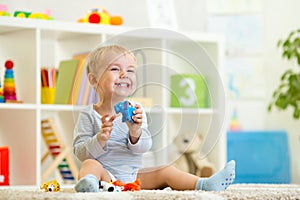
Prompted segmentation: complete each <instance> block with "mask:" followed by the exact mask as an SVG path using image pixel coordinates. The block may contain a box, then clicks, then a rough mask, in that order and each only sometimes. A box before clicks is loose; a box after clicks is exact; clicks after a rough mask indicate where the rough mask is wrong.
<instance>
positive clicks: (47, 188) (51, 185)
mask: <svg viewBox="0 0 300 200" xmlns="http://www.w3.org/2000/svg"><path fill="white" fill-rule="evenodd" d="M40 188H41V190H43V191H44V192H59V191H60V184H59V182H58V181H57V180H51V181H48V182H45V183H44V184H42V185H41V187H40Z"/></svg>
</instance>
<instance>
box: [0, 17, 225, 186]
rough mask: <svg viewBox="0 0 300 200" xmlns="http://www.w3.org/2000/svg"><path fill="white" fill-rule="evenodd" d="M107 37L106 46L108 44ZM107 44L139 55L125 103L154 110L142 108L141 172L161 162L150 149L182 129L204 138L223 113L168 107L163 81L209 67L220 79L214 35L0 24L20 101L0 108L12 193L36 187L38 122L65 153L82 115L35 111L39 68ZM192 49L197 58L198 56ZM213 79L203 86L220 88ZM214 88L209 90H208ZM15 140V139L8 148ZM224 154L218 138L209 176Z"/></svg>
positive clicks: (218, 41)
mask: <svg viewBox="0 0 300 200" xmlns="http://www.w3.org/2000/svg"><path fill="white" fill-rule="evenodd" d="M113 36H118V37H113ZM111 38H113V39H112V40H110V39H111ZM107 41H109V42H110V43H118V44H120V45H123V46H125V47H127V48H129V49H137V48H138V49H139V50H141V51H143V52H142V53H143V55H137V63H138V65H143V64H145V65H144V66H147V68H138V69H141V70H138V71H137V73H138V77H139V79H138V84H139V85H138V90H137V92H136V93H135V95H134V96H133V98H137V99H138V98H141V97H145V98H151V100H152V102H153V105H154V106H152V107H151V108H146V107H145V111H146V112H147V116H148V117H149V119H148V127H149V130H150V132H151V133H152V136H153V149H154V151H152V152H149V153H147V154H146V155H145V157H146V158H148V160H146V163H147V165H148V166H158V165H160V164H162V163H168V156H167V155H166V154H165V153H166V152H165V151H163V152H160V151H157V150H160V149H161V148H164V147H166V146H168V145H169V143H170V142H171V141H172V140H170V138H172V137H171V136H174V134H176V133H183V132H188V131H189V130H193V131H195V133H198V132H202V133H206V132H205V131H206V130H207V129H209V128H210V127H211V126H210V125H211V124H210V121H211V119H214V117H215V116H214V115H221V114H223V113H219V110H217V109H216V110H215V108H218V106H219V105H220V102H218V101H217V102H215V103H216V105H215V107H214V108H173V107H169V105H170V91H169V90H168V88H169V87H170V84H171V83H170V76H171V75H172V74H174V73H195V72H196V73H197V72H200V71H201V70H200V69H208V68H209V67H210V66H211V63H212V62H213V63H214V64H215V65H214V67H215V68H216V69H217V70H218V71H219V72H221V71H222V63H223V60H222V59H223V53H224V52H223V37H222V36H218V35H212V34H206V33H193V32H181V33H177V32H175V31H168V30H163V29H151V28H144V29H135V28H130V27H126V26H109V25H99V24H83V23H77V22H62V21H56V20H50V21H48V20H38V19H27V18H15V17H0V43H1V46H0V57H1V58H2V60H5V59H12V60H13V61H14V62H15V66H16V67H15V68H14V71H15V81H16V89H17V96H18V99H20V100H22V101H23V102H24V103H23V104H0V112H1V115H0V127H1V128H0V142H1V144H2V145H8V146H9V148H10V149H11V152H12V156H11V157H10V158H11V163H12V165H11V166H12V168H11V172H10V174H11V185H12V186H18V185H40V181H41V174H42V171H43V169H44V168H45V166H44V165H43V166H42V165H41V162H40V158H41V155H42V153H43V152H44V150H45V149H44V146H43V141H42V138H41V130H40V129H41V127H40V126H41V125H40V123H41V120H42V119H45V118H53V119H54V121H55V122H56V125H57V128H58V129H59V130H60V132H61V133H62V137H64V138H65V139H66V140H65V141H67V142H66V144H67V145H68V146H69V147H70V148H72V140H73V132H74V127H75V121H76V119H77V116H78V111H79V110H81V109H82V108H83V106H77V105H58V104H41V103H40V102H41V101H40V95H41V94H40V93H41V92H40V90H41V88H40V87H41V85H40V69H41V68H42V67H45V66H49V67H53V66H55V67H58V66H59V65H58V64H59V63H60V61H62V60H65V59H70V58H72V56H74V55H76V54H78V53H83V52H89V51H91V50H92V49H93V48H94V47H95V46H96V45H98V44H100V43H103V42H107ZM195 44H196V45H195ZM190 45H192V47H191V46H190ZM199 46H201V47H202V48H200V49H201V50H203V51H201V52H200V51H198V50H199ZM16 47H17V48H16ZM139 47H141V48H139ZM164 50H165V51H164ZM173 52H175V54H173ZM176 53H177V54H176ZM180 53H182V54H180ZM182 55H191V57H189V56H187V57H184V56H183V57H182ZM208 57H209V58H208ZM144 58H146V59H145V60H144ZM188 58H193V59H195V58H196V59H197V61H199V63H198V62H197V63H196V65H194V64H195V63H192V64H193V65H192V64H191V63H189V62H188V60H186V59H188ZM211 61H212V62H211ZM144 62H145V63H144ZM168 70H169V71H168ZM208 74H209V73H208ZM204 75H206V74H205V73H204ZM209 75H210V74H209ZM216 77H217V76H214V75H213V76H209V80H210V81H211V82H212V83H220V80H219V79H217V78H216ZM217 86H218V85H217V84H216V86H215V88H216V87H217ZM217 89H220V88H217ZM145 91H146V92H145ZM219 91H220V90H217V92H219ZM219 93H220V92H219ZM219 93H218V94H219ZM216 96H218V95H216ZM220 118H221V117H220ZM12 122H13V125H12ZM195 122H197V123H195ZM15 124H16V125H15ZM214 127H215V126H214ZM216 131H219V130H216ZM24 133H26V134H24ZM175 136H176V135H175ZM15 138H20V139H18V140H17V141H16V139H15ZM19 143H22V144H19ZM23 144H25V145H26V146H28V147H30V148H26V152H25V153H26V157H24V149H23V148H19V146H21V145H23ZM224 148H225V139H224V138H223V137H221V138H220V140H219V142H218V144H216V145H215V148H214V149H213V150H212V151H211V153H210V155H209V159H210V160H211V162H213V163H214V165H215V166H216V169H218V168H220V167H221V166H223V164H224V163H225V161H226V149H224ZM25 159H27V160H25ZM24 160H25V161H24ZM15 163H17V164H15ZM22 163H26V165H27V166H26V168H28V169H30V173H24V170H23V169H22V167H23V166H22ZM46 167H47V166H46ZM53 176H54V177H53V178H55V179H57V178H58V177H57V176H55V174H53Z"/></svg>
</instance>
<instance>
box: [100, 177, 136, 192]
mask: <svg viewBox="0 0 300 200" xmlns="http://www.w3.org/2000/svg"><path fill="white" fill-rule="evenodd" d="M99 185H100V189H102V190H103V191H107V192H121V191H122V192H125V191H139V190H141V181H140V179H136V180H135V181H134V182H131V183H123V182H122V181H119V180H117V181H114V182H111V183H107V182H105V181H100V184H99Z"/></svg>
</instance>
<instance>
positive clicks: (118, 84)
mask: <svg viewBox="0 0 300 200" xmlns="http://www.w3.org/2000/svg"><path fill="white" fill-rule="evenodd" d="M115 85H116V86H119V87H127V88H129V86H130V84H129V83H116V84H115Z"/></svg>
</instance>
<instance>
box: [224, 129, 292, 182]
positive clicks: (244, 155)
mask: <svg viewBox="0 0 300 200" xmlns="http://www.w3.org/2000/svg"><path fill="white" fill-rule="evenodd" d="M227 159H228V160H235V161H236V179H235V181H234V183H290V182H291V175H290V154H289V145H288V137H287V133H286V132H285V131H233V132H228V133H227Z"/></svg>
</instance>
